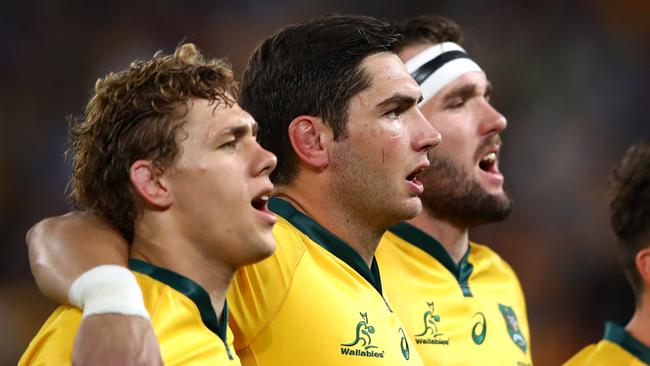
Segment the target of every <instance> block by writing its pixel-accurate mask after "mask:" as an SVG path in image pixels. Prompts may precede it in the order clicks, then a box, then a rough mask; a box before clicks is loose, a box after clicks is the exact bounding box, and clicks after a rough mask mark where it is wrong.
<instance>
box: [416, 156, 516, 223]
mask: <svg viewBox="0 0 650 366" xmlns="http://www.w3.org/2000/svg"><path fill="white" fill-rule="evenodd" d="M429 160H430V161H431V167H430V168H429V169H428V170H427V171H426V172H425V173H424V174H423V175H422V176H421V177H422V178H421V180H422V182H423V183H424V193H423V194H422V195H421V196H420V197H421V198H422V205H423V208H424V210H426V211H427V212H428V213H429V214H431V215H432V216H434V217H436V218H438V219H442V220H445V221H449V222H452V223H454V224H457V225H459V226H464V227H466V228H471V227H475V226H479V225H484V224H488V223H492V222H498V221H502V220H503V219H505V218H506V217H508V215H510V212H512V209H513V206H514V205H513V200H512V199H511V198H510V196H509V195H508V193H507V192H504V193H503V194H501V195H493V194H489V193H488V192H486V191H485V190H484V189H483V188H482V187H481V185H480V184H479V183H478V182H477V181H476V180H475V179H473V178H471V177H470V174H469V173H468V172H467V171H466V170H465V169H464V168H463V167H462V166H461V165H459V164H458V163H456V162H455V161H454V160H452V159H451V158H449V157H447V156H431V155H429Z"/></svg>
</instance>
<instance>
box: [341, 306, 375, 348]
mask: <svg viewBox="0 0 650 366" xmlns="http://www.w3.org/2000/svg"><path fill="white" fill-rule="evenodd" d="M359 314H361V319H363V320H361V321H360V322H359V323H357V337H356V339H355V340H354V341H353V342H351V343H345V344H341V346H344V347H354V346H356V345H357V344H359V342H361V343H362V344H361V346H362V347H363V348H364V349H365V350H368V349H370V348H377V346H374V345H372V344H371V343H372V337H371V336H370V335H371V334H373V333H375V327H373V326H372V325H368V313H359Z"/></svg>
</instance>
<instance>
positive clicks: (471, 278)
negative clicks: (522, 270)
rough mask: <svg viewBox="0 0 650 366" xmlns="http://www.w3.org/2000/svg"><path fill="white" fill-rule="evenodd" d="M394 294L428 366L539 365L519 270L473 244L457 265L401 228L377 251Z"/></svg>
mask: <svg viewBox="0 0 650 366" xmlns="http://www.w3.org/2000/svg"><path fill="white" fill-rule="evenodd" d="M377 261H378V262H379V265H380V266H381V268H382V271H383V272H382V274H383V279H384V288H385V290H386V295H387V297H388V299H389V300H390V301H391V303H392V304H393V305H394V308H395V311H396V312H397V314H398V315H399V317H400V319H402V321H403V322H404V325H405V326H406V330H407V332H408V335H409V337H410V339H411V340H412V341H413V343H414V344H415V347H416V348H417V350H418V352H419V354H420V356H421V357H422V360H423V361H424V363H425V364H426V365H499V366H508V365H512V366H524V365H531V364H532V358H531V352H530V336H529V328H528V318H527V314H526V304H525V301H524V295H523V292H522V289H521V286H520V284H519V280H518V279H517V276H516V274H515V273H514V271H513V270H512V268H511V267H510V266H509V265H508V264H507V263H506V262H505V261H504V260H503V259H501V257H499V255H497V254H496V253H495V252H493V251H492V250H490V249H489V248H488V247H486V246H483V245H479V244H475V243H469V250H468V251H467V253H466V254H465V255H464V256H463V258H462V259H461V261H460V263H458V265H456V263H455V262H454V261H453V259H452V258H451V256H449V254H448V253H447V251H446V250H445V248H444V247H443V246H442V245H441V244H440V243H439V242H438V241H436V240H435V239H434V238H432V237H431V236H429V235H427V234H426V233H424V232H423V231H421V230H419V229H418V228H416V227H414V226H412V225H410V224H408V223H400V224H397V225H395V226H393V227H391V228H390V229H389V231H388V232H387V233H386V234H385V235H384V237H383V238H382V240H381V242H380V244H379V247H378V248H377Z"/></svg>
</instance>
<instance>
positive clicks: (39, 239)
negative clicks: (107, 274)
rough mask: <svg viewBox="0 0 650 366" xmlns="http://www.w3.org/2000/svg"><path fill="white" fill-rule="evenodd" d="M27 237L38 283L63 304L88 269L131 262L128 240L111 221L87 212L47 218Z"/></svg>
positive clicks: (35, 226) (49, 295) (46, 292)
mask: <svg viewBox="0 0 650 366" xmlns="http://www.w3.org/2000/svg"><path fill="white" fill-rule="evenodd" d="M26 241H27V249H28V251H29V262H30V265H31V269H32V273H33V274H34V278H35V280H36V284H37V285H38V287H39V289H40V290H41V292H43V294H44V295H45V296H47V297H48V298H50V299H52V300H54V301H56V302H58V303H60V304H67V303H68V302H69V301H68V291H69V289H70V286H71V285H72V283H73V282H74V280H75V279H77V278H78V277H79V276H80V275H81V274H82V273H84V272H86V271H87V270H89V269H91V268H94V267H96V266H99V265H102V264H116V265H120V266H124V267H126V265H127V258H128V244H127V243H126V240H125V239H124V238H123V237H122V236H121V235H120V234H119V233H118V232H117V231H116V230H115V229H114V228H113V227H112V226H110V225H109V224H108V223H107V222H105V221H104V220H102V219H101V218H99V217H96V216H94V215H90V214H86V213H81V212H71V213H69V214H67V215H64V216H58V217H53V218H48V219H45V220H43V221H41V222H39V223H38V224H36V225H34V226H33V227H32V228H31V229H30V230H29V232H28V233H27V236H26Z"/></svg>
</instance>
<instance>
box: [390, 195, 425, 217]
mask: <svg viewBox="0 0 650 366" xmlns="http://www.w3.org/2000/svg"><path fill="white" fill-rule="evenodd" d="M420 212H422V201H421V200H420V197H413V198H411V199H409V200H408V201H407V202H405V203H404V204H403V205H402V207H401V209H400V210H399V213H396V216H399V219H398V221H399V222H401V221H406V220H410V219H412V218H414V217H416V216H418V215H419V214H420Z"/></svg>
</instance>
